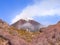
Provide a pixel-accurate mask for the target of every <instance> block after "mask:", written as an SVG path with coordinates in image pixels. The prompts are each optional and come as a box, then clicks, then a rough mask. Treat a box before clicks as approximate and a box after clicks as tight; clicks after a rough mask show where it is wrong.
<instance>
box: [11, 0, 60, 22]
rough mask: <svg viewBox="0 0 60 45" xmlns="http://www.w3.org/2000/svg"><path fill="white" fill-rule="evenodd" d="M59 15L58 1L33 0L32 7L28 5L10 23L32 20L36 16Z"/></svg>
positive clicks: (59, 5)
mask: <svg viewBox="0 0 60 45" xmlns="http://www.w3.org/2000/svg"><path fill="white" fill-rule="evenodd" d="M56 14H57V15H60V0H42V1H40V0H34V4H33V5H28V6H27V7H25V8H24V9H23V10H22V12H21V13H20V14H18V15H16V16H15V17H14V18H13V19H12V21H11V23H14V22H16V21H18V20H19V19H21V18H23V19H34V17H36V16H48V15H50V16H53V15H56Z"/></svg>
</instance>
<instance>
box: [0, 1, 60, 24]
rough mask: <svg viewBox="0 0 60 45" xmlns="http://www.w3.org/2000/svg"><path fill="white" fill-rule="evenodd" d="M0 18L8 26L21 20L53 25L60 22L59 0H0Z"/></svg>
mask: <svg viewBox="0 0 60 45" xmlns="http://www.w3.org/2000/svg"><path fill="white" fill-rule="evenodd" d="M0 18H1V19H3V20H5V21H6V22H8V23H9V24H12V23H15V22H16V21H18V20H19V19H21V18H23V19H26V18H27V19H33V20H36V21H37V22H40V23H41V24H44V25H49V24H55V23H57V22H58V21H60V0H0Z"/></svg>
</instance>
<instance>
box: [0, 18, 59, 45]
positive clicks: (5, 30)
mask: <svg viewBox="0 0 60 45" xmlns="http://www.w3.org/2000/svg"><path fill="white" fill-rule="evenodd" d="M25 22H26V21H22V23H21V24H24V23H25ZM33 24H34V23H33ZM16 25H17V24H16ZM34 25H35V24H34ZM35 26H36V25H35ZM17 28H18V27H17ZM17 28H16V27H14V26H10V25H9V24H7V23H6V22H5V21H2V20H1V19H0V45H60V21H59V22H58V23H57V24H54V25H50V26H48V27H43V28H40V29H39V31H35V32H32V31H27V30H26V29H20V28H19V29H17Z"/></svg>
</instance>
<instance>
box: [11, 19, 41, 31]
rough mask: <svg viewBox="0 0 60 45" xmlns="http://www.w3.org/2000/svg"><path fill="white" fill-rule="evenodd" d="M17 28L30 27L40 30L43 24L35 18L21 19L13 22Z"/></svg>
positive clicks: (30, 29)
mask: <svg viewBox="0 0 60 45" xmlns="http://www.w3.org/2000/svg"><path fill="white" fill-rule="evenodd" d="M12 26H14V27H15V28H17V29H28V30H29V31H38V30H39V29H40V27H41V26H42V25H41V24H40V23H38V22H36V21H34V20H28V21H26V20H23V19H21V20H19V21H18V22H16V23H14V24H12Z"/></svg>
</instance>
